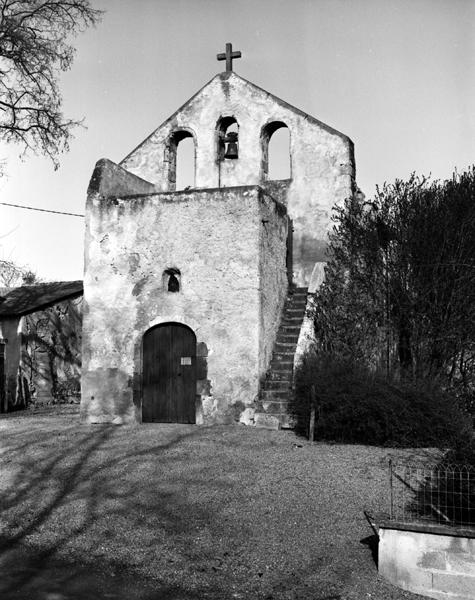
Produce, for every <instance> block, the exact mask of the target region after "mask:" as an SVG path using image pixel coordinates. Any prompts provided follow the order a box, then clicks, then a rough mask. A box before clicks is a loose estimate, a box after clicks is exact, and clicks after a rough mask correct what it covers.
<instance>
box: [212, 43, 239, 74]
mask: <svg viewBox="0 0 475 600" xmlns="http://www.w3.org/2000/svg"><path fill="white" fill-rule="evenodd" d="M216 58H217V59H218V60H225V61H226V71H232V70H233V59H234V58H241V52H240V51H239V50H237V51H236V52H233V45H232V44H226V52H223V53H221V54H217V55H216Z"/></svg>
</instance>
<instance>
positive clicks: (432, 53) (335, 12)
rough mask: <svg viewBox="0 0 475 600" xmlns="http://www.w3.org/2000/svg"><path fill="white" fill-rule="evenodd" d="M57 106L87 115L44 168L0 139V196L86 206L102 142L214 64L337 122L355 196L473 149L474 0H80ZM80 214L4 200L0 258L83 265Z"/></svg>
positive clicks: (139, 125)
mask: <svg viewBox="0 0 475 600" xmlns="http://www.w3.org/2000/svg"><path fill="white" fill-rule="evenodd" d="M91 1H92V4H93V6H95V7H96V8H100V9H102V10H104V11H105V12H104V15H103V18H102V20H101V22H100V23H99V24H98V25H97V27H96V28H94V29H89V30H87V31H86V32H85V33H83V34H81V35H80V36H78V37H77V38H76V39H75V40H74V41H73V43H74V46H75V47H76V57H75V61H74V63H73V66H72V68H71V70H70V71H68V72H66V73H64V74H62V75H61V79H60V87H61V90H62V95H63V109H64V113H65V114H66V115H67V116H68V117H70V118H84V124H85V128H81V129H77V130H76V132H75V139H74V140H72V142H71V145H70V152H69V153H68V154H64V155H62V156H61V157H60V162H61V166H60V168H59V169H58V170H57V171H54V169H53V166H52V164H51V162H50V161H49V160H48V159H46V158H41V157H37V156H34V155H33V156H32V155H29V156H28V157H27V158H26V159H25V160H23V161H20V160H19V159H18V154H19V150H18V148H15V147H13V146H11V145H9V146H6V145H1V144H0V158H4V159H6V171H7V175H6V176H4V177H2V178H1V179H0V202H9V203H12V204H21V205H26V206H33V207H37V208H43V209H49V210H58V211H66V212H72V213H80V214H83V213H84V207H85V200H86V189H87V186H88V182H89V179H90V177H91V174H92V171H93V168H94V165H95V163H96V161H97V160H99V159H100V158H109V159H110V160H112V161H114V162H119V161H120V160H121V159H122V158H124V157H125V156H126V155H127V154H128V153H129V152H130V151H131V150H132V149H133V148H135V147H136V146H137V145H138V144H139V143H140V142H141V141H142V140H143V139H144V138H145V137H147V136H148V135H149V134H150V133H151V132H152V131H153V130H154V129H156V127H158V126H159V125H160V124H161V123H162V122H163V121H164V120H165V119H166V118H167V117H168V116H170V115H171V114H172V113H173V112H174V111H175V110H176V109H177V108H178V107H180V106H181V105H182V104H183V103H184V102H185V101H186V100H187V99H189V98H190V97H191V96H192V95H193V94H194V93H195V92H196V91H198V90H199V89H200V88H201V87H202V86H203V85H204V84H205V83H207V82H208V81H209V80H210V79H212V78H213V77H214V75H216V74H217V73H219V72H221V71H223V70H225V63H224V62H217V60H216V54H217V53H219V52H224V49H225V43H226V42H232V44H233V50H240V51H241V52H242V58H240V59H239V60H236V61H234V70H235V71H236V73H237V74H239V75H241V76H242V77H244V78H245V79H248V80H249V81H251V82H253V83H255V84H256V85H258V86H260V87H262V88H264V89H266V90H268V91H269V92H271V93H273V94H275V95H276V96H278V97H279V98H282V99H283V100H285V101H287V102H289V103H290V104H292V105H294V106H296V107H298V108H300V109H301V110H303V111H305V112H307V113H309V114H310V115H312V116H314V117H316V118H317V119H319V120H320V121H323V122H324V123H327V124H328V125H330V126H331V127H333V128H335V129H337V130H339V131H341V132H342V133H345V134H346V135H348V136H349V137H350V138H351V139H352V140H353V142H354V144H355V158H356V178H357V183H358V185H359V187H360V188H361V189H362V190H363V191H364V193H365V194H366V196H369V197H371V196H372V195H373V194H374V191H375V185H376V184H379V185H381V184H383V183H384V182H385V181H387V182H393V181H394V180H395V179H396V178H400V179H407V178H408V177H409V176H410V174H411V173H412V172H416V173H417V174H420V175H422V174H424V175H431V176H432V177H433V178H434V179H446V178H449V177H451V175H452V173H453V172H454V170H455V169H457V170H458V171H459V172H462V171H463V170H465V169H466V168H467V167H469V166H470V165H472V164H474V163H475V0H133V1H131V0H91ZM83 237H84V219H83V218H80V217H72V216H62V215H54V214H50V213H41V212H36V211H30V210H22V209H18V208H9V207H6V206H1V205H0V259H3V260H12V261H14V262H16V263H17V264H19V265H22V266H27V267H28V268H29V269H32V270H33V271H35V272H36V273H37V275H38V276H39V277H40V278H42V279H43V280H49V281H57V280H74V279H81V278H82V275H83V253H84V243H83Z"/></svg>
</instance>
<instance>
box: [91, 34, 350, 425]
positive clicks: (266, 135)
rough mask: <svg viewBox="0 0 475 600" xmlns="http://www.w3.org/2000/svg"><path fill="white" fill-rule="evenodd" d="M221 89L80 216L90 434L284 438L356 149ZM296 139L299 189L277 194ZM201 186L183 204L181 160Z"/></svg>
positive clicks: (124, 164)
mask: <svg viewBox="0 0 475 600" xmlns="http://www.w3.org/2000/svg"><path fill="white" fill-rule="evenodd" d="M239 56H240V53H239V52H233V51H232V47H231V44H227V45H226V53H225V54H222V55H218V59H219V60H222V59H225V60H226V71H224V72H222V73H219V74H218V75H216V76H215V77H214V78H213V79H212V80H211V81H210V82H208V83H207V84H206V85H205V86H204V87H202V88H201V89H200V90H199V91H198V92H197V93H196V94H195V95H194V96H193V97H192V98H191V99H190V100H188V101H187V102H186V103H185V104H184V105H183V106H182V107H181V108H179V109H178V110H177V111H176V112H175V113H174V114H173V115H172V116H171V117H169V118H168V119H167V120H166V121H165V122H164V123H162V124H161V125H160V126H159V127H158V129H156V130H155V131H154V132H153V133H152V134H151V135H150V136H149V137H148V138H147V139H145V140H144V141H143V142H141V143H140V144H139V145H138V146H137V147H136V148H135V149H134V150H132V152H130V154H128V155H127V156H126V157H125V158H124V159H123V160H122V161H121V162H120V163H119V164H115V163H113V162H112V161H110V160H107V159H102V160H99V162H98V163H97V164H96V167H95V169H94V172H93V175H92V178H91V181H90V183H89V188H88V193H87V205H86V239H85V275H84V320H83V350H82V383H81V387H82V400H81V413H82V416H83V418H85V419H87V420H88V421H89V422H92V423H94V422H99V423H100V422H115V423H127V422H179V423H197V424H213V423H228V422H232V421H241V422H245V423H247V424H256V425H259V424H260V423H261V424H269V423H271V424H276V425H277V426H283V427H285V426H291V424H292V420H291V418H290V417H289V415H288V410H287V408H288V401H289V398H290V394H291V391H292V373H293V365H294V362H295V361H297V360H298V359H299V355H301V353H302V352H304V350H305V343H306V342H305V336H306V335H307V333H308V331H306V329H307V330H308V329H309V327H308V323H307V324H306V322H305V318H304V315H305V306H306V303H307V301H308V298H309V297H311V294H312V292H315V289H316V286H317V285H318V282H319V281H321V271H322V265H323V264H324V262H323V261H325V247H326V243H327V235H328V231H329V229H330V227H331V212H332V207H333V206H334V205H335V204H339V203H340V204H341V203H342V202H343V201H344V199H345V198H346V197H348V196H350V195H351V194H352V193H353V191H354V188H355V179H354V177H355V164H354V154H353V143H352V141H351V140H350V139H349V138H348V137H347V136H346V135H343V134H341V133H339V132H338V131H336V130H335V129H333V128H331V127H329V126H327V125H325V124H324V123H321V122H320V121H318V120H317V119H315V118H313V117H311V116H309V115H308V114H305V113H304V112H302V111H301V110H299V109H297V108H294V107H293V106H291V105H289V104H287V103H286V102H284V101H283V100H280V99H279V98H277V97H276V96H274V95H272V94H271V93H269V92H267V91H265V90H263V89H261V88H259V87H258V86H256V85H254V84H253V83H251V82H249V81H246V80H245V79H243V78H242V77H240V76H239V75H237V74H236V73H235V72H233V70H232V61H233V59H234V58H238V57H239ZM283 127H285V128H288V131H289V139H290V168H291V175H290V178H289V179H285V180H270V179H269V174H268V148H269V141H270V140H271V138H272V135H273V134H274V133H275V132H276V131H277V130H278V129H280V128H283ZM185 138H191V140H192V142H193V145H194V155H195V176H194V179H195V181H194V185H193V186H191V187H190V188H189V189H185V190H181V191H176V159H177V148H178V146H179V144H180V143H181V142H182V140H184V139H185Z"/></svg>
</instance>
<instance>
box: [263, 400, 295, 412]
mask: <svg viewBox="0 0 475 600" xmlns="http://www.w3.org/2000/svg"><path fill="white" fill-rule="evenodd" d="M288 406H289V403H288V402H279V401H276V402H274V401H272V400H269V401H266V400H263V402H262V408H263V409H264V412H265V413H266V414H267V415H285V414H286V413H287V410H288Z"/></svg>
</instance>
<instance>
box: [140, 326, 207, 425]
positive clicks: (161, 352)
mask: <svg viewBox="0 0 475 600" xmlns="http://www.w3.org/2000/svg"><path fill="white" fill-rule="evenodd" d="M195 395H196V336H195V334H194V332H193V331H192V330H191V329H190V328H189V327H187V326H186V325H182V324H180V323H162V324H161V325H155V327H152V328H151V329H149V330H148V331H146V332H145V334H144V336H143V396H142V421H144V422H154V423H195V418H196V411H195Z"/></svg>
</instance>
